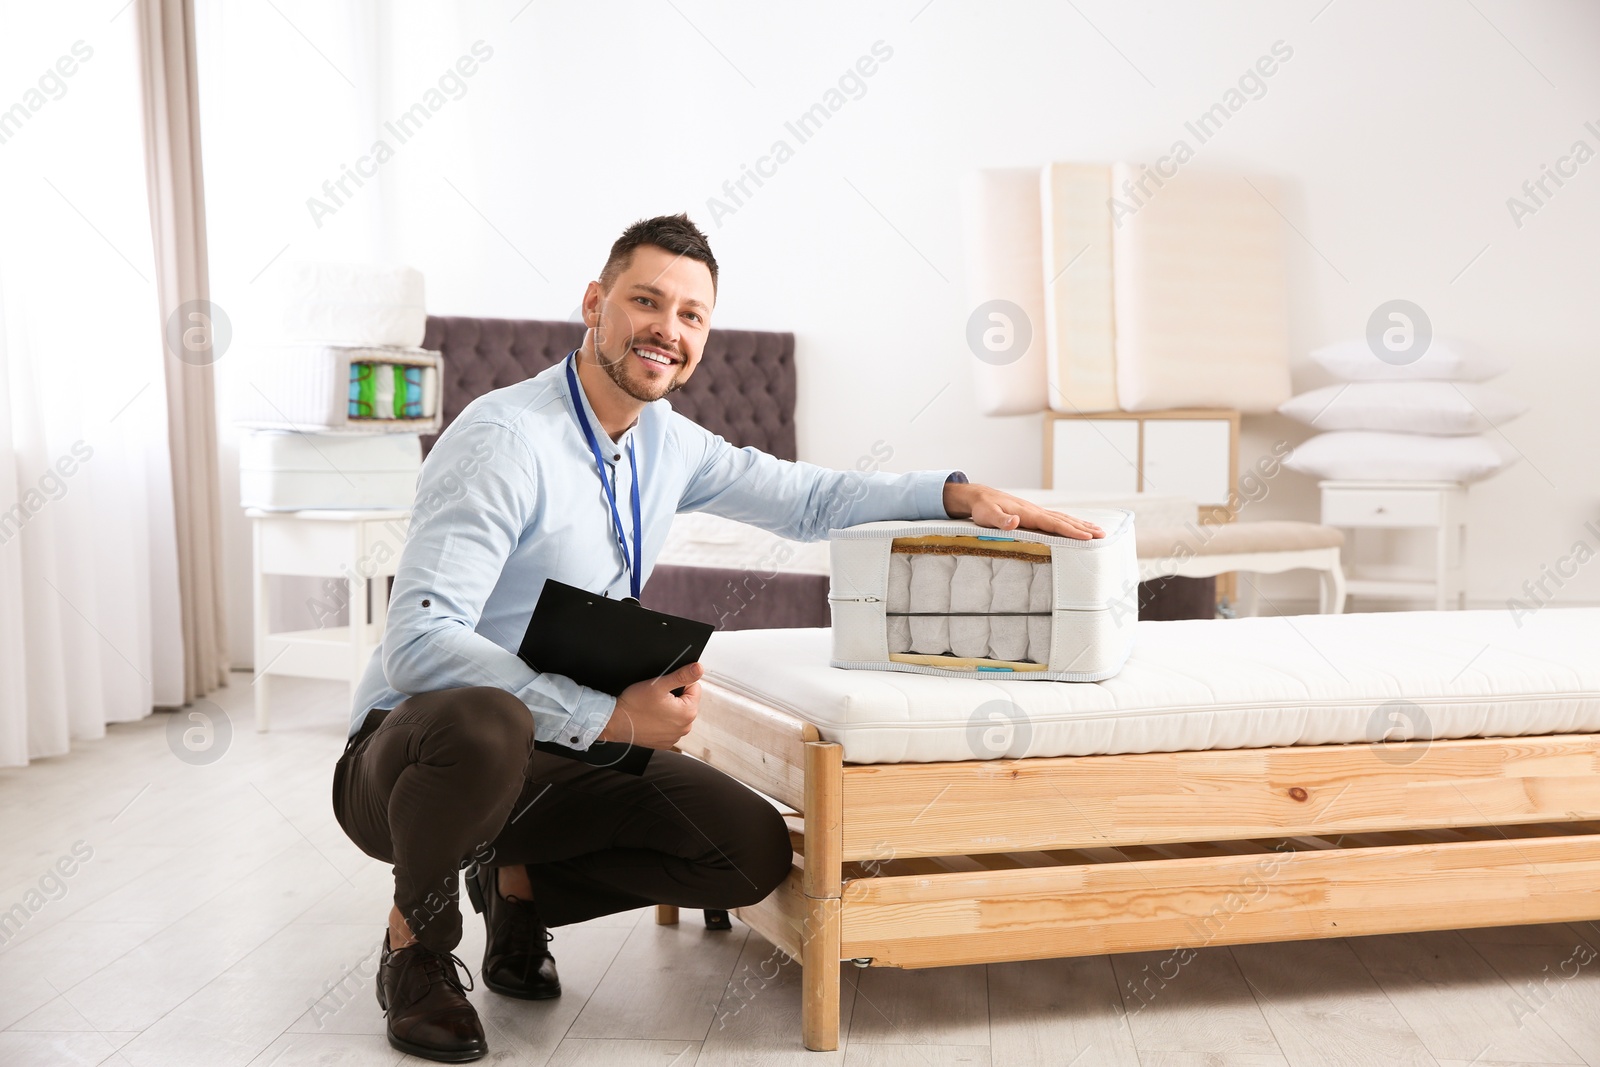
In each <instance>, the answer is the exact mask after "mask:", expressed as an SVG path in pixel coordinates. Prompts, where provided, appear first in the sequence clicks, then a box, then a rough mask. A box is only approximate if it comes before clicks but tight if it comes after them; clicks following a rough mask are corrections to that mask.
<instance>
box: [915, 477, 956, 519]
mask: <svg viewBox="0 0 1600 1067" xmlns="http://www.w3.org/2000/svg"><path fill="white" fill-rule="evenodd" d="M930 473H932V474H934V475H936V476H940V475H942V477H937V480H935V479H934V478H929V479H928V480H927V482H926V483H925V485H924V489H925V491H926V492H927V496H926V497H925V498H923V499H921V500H919V501H918V510H919V512H920V513H919V514H918V515H917V518H919V519H948V518H951V517H952V516H951V515H950V513H949V512H947V511H945V509H944V487H945V486H946V485H947V484H948V483H950V482H958V483H964V482H966V480H967V476H966V474H964V473H963V472H961V471H933V472H930Z"/></svg>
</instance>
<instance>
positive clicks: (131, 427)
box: [0, 0, 183, 766]
mask: <svg viewBox="0 0 1600 1067" xmlns="http://www.w3.org/2000/svg"><path fill="white" fill-rule="evenodd" d="M121 6H122V3H121V0H106V2H103V3H83V4H64V5H47V4H37V3H32V2H25V0H0V25H3V26H4V30H5V32H4V33H0V70H5V71H7V72H8V73H9V74H10V75H11V77H9V78H7V79H6V84H5V87H4V89H3V90H0V91H3V92H5V93H7V94H10V95H8V96H6V97H4V98H0V194H3V196H4V200H3V202H4V203H5V204H6V205H7V210H6V212H5V218H4V220H3V222H0V597H3V598H4V603H5V605H6V608H7V610H5V611H3V612H0V766H16V765H19V764H23V763H26V762H27V761H28V760H29V759H33V758H38V757H43V756H53V755H59V754H61V753H64V752H66V751H67V750H68V748H69V746H70V744H71V742H73V741H75V740H79V739H86V738H94V737H99V736H102V735H103V734H104V732H105V724H106V723H108V722H125V721H132V720H136V719H139V718H142V717H144V716H145V715H148V714H149V713H150V711H151V708H152V706H153V705H177V704H181V703H182V692H183V690H182V670H183V665H182V661H181V644H180V640H179V618H178V597H177V580H176V574H177V558H176V553H175V549H174V524H173V510H172V478H171V457H170V454H169V452H168V445H167V410H166V400H165V395H166V389H165V384H164V377H163V363H162V360H163V355H162V342H161V329H162V323H161V321H160V315H159V311H158V310H157V302H156V292H155V285H154V279H155V266H154V262H153V254H152V247H151V230H150V215H149V202H148V199H147V197H146V191H145V162H144V155H143V144H142V140H141V120H140V110H139V109H140V103H139V71H138V62H137V52H136V50H135V49H136V38H135V34H134V20H133V19H132V17H131V15H132V12H131V11H129V10H122V11H119V8H120V7H121Z"/></svg>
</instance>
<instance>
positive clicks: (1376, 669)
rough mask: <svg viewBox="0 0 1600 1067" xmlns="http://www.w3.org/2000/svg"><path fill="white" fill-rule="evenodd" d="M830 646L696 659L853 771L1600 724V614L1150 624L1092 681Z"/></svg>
mask: <svg viewBox="0 0 1600 1067" xmlns="http://www.w3.org/2000/svg"><path fill="white" fill-rule="evenodd" d="M830 647H831V635H830V632H829V631H828V630H826V629H795V630H740V631H732V632H728V631H722V632H718V633H716V634H715V635H713V636H712V638H711V642H710V644H709V645H708V646H707V648H706V651H705V654H704V656H703V657H702V662H703V663H704V664H705V666H706V671H707V673H706V678H707V680H708V681H710V682H712V683H715V684H717V685H721V686H725V687H727V688H730V689H733V690H735V691H737V692H740V693H743V694H745V695H747V696H750V697H753V698H755V699H757V700H760V701H762V702H763V703H766V704H769V705H771V706H773V707H775V708H778V709H780V710H783V711H787V712H789V713H790V714H793V715H796V716H798V717H800V718H802V719H805V720H806V721H808V722H810V723H812V724H814V725H815V726H816V727H817V728H818V730H819V731H820V732H821V733H822V736H823V737H824V738H825V739H827V740H829V741H837V742H839V743H841V744H842V745H843V746H844V758H845V759H846V760H848V761H850V762H853V763H918V762H932V761H945V760H971V759H997V758H1021V757H1024V756H1084V755H1098V754H1110V753H1128V752H1180V751H1198V750H1206V749H1241V748H1265V747H1278V746H1286V745H1321V744H1342V743H1366V742H1371V741H1377V740H1381V739H1383V738H1385V736H1388V737H1390V738H1397V737H1432V738H1436V739H1442V738H1457V737H1518V736H1527V735H1537V734H1558V733H1589V732H1600V657H1597V656H1596V655H1595V654H1594V649H1596V648H1597V647H1600V608H1569V609H1561V608H1544V609H1543V610H1541V611H1539V612H1537V613H1535V614H1533V615H1524V616H1521V617H1520V618H1513V617H1512V615H1511V613H1509V612H1505V611H1447V612H1381V613H1373V614H1361V615H1302V616H1295V617H1292V618H1258V619H1200V620H1186V621H1182V622H1142V623H1140V624H1139V628H1138V636H1137V638H1136V639H1135V642H1134V649H1133V654H1132V655H1131V656H1130V657H1129V659H1128V661H1127V663H1126V664H1125V665H1124V666H1123V668H1122V670H1121V671H1120V673H1118V674H1117V675H1116V676H1115V677H1113V678H1110V679H1107V680H1106V681H1102V682H1094V683H1058V684H1051V683H1048V682H1023V681H1005V680H990V679H988V678H982V679H977V678H953V677H946V676H937V675H923V674H915V673H901V672H891V671H867V670H841V669H837V668H833V667H830V666H828V659H829V652H830ZM997 721H998V722H1000V723H1001V724H1002V725H1004V726H1007V727H1008V728H1007V729H1003V730H999V731H997V730H996V729H994V724H995V723H996V722H997ZM997 737H998V738H1000V739H1001V740H1002V741H1003V742H1004V747H995V748H992V749H991V748H990V747H989V746H991V745H994V744H995V739H996V738H997Z"/></svg>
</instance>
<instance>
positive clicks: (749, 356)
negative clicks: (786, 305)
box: [422, 315, 798, 459]
mask: <svg viewBox="0 0 1600 1067" xmlns="http://www.w3.org/2000/svg"><path fill="white" fill-rule="evenodd" d="M582 341H583V324H582V323H577V322H549V321H544V320H540V319H476V318H458V317H450V316H441V315H429V316H428V332H427V336H426V337H425V338H424V340H423V342H422V346H423V347H424V348H431V349H434V350H436V351H439V352H443V353H444V377H445V380H444V424H445V425H446V426H448V425H450V423H451V421H452V420H454V419H455V417H456V416H457V415H459V414H460V413H461V409H462V408H464V407H466V406H467V405H468V404H469V403H471V402H472V401H473V400H474V399H476V398H477V397H479V396H482V395H483V394H484V393H487V392H489V391H490V390H491V389H499V388H502V387H504V386H507V385H514V384H516V383H517V382H520V381H522V380H523V379H524V378H528V377H531V376H533V375H535V374H538V373H539V372H540V371H542V370H544V369H545V368H547V367H549V366H551V365H553V364H555V363H559V362H560V361H561V360H562V359H564V358H565V357H566V355H567V353H568V352H571V351H572V350H573V349H574V348H577V347H578V345H579V344H581V343H582ZM669 399H670V400H671V402H672V407H673V409H674V410H676V411H679V412H682V413H683V414H684V415H685V416H687V417H688V418H690V419H692V420H693V421H695V422H697V423H699V424H700V425H701V426H704V427H705V428H706V429H708V430H710V431H711V432H712V433H716V434H721V435H722V436H723V437H724V438H726V439H727V440H728V442H729V443H731V444H733V445H735V446H738V447H741V448H742V447H744V446H745V445H754V446H756V447H757V448H759V449H761V451H763V452H768V453H771V454H772V455H774V456H777V457H779V458H780V459H796V458H798V456H797V453H796V447H795V432H794V401H795V368H794V334H792V333H774V332H770V331H767V330H712V331H711V334H710V336H708V337H707V338H706V349H705V353H704V354H703V355H702V357H701V362H700V366H699V367H698V368H697V369H696V370H695V373H694V377H692V378H690V379H689V384H688V385H686V386H684V387H683V388H682V389H680V390H678V391H677V392H675V393H673V394H672V396H671V397H669ZM433 441H434V438H433V437H424V438H423V439H422V447H423V450H424V451H426V450H427V449H428V448H430V447H431V446H432V445H433Z"/></svg>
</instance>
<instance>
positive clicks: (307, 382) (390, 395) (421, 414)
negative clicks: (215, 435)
mask: <svg viewBox="0 0 1600 1067" xmlns="http://www.w3.org/2000/svg"><path fill="white" fill-rule="evenodd" d="M239 358H240V365H241V367H242V370H241V373H240V374H239V375H238V378H237V380H236V382H235V384H234V386H233V388H232V390H231V395H230V404H229V408H230V414H231V416H232V418H233V421H234V422H236V423H238V424H239V425H240V426H244V427H248V428H250V429H256V430H297V431H314V432H318V433H348V432H357V433H438V432H439V428H440V426H441V425H442V424H443V417H442V412H441V406H442V405H441V398H442V391H441V389H440V384H439V383H440V381H441V379H442V376H443V356H441V355H440V354H439V353H438V352H435V351H432V350H430V349H425V348H393V347H385V346H382V345H332V344H285V345H271V346H254V347H249V348H246V349H244V351H243V354H242V355H241V356H240V357H239Z"/></svg>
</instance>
